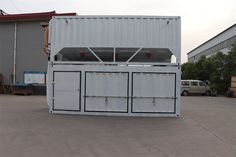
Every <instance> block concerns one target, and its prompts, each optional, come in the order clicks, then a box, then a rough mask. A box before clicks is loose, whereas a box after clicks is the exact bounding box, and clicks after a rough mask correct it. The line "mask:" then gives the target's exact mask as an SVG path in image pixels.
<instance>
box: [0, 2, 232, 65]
mask: <svg viewBox="0 0 236 157" xmlns="http://www.w3.org/2000/svg"><path fill="white" fill-rule="evenodd" d="M0 9H2V10H4V11H5V12H7V13H9V14H17V13H34V12H47V11H53V10H55V11H56V12H57V13H63V12H76V13H77V14H79V15H156V16H181V27H182V28H181V34H182V41H181V59H182V61H181V62H182V63H184V62H186V61H187V53H188V52H189V51H191V50H192V49H194V48H195V47H197V46H199V45H200V44H202V43H203V42H205V41H207V40H208V39H210V38H212V37H214V36H215V35H217V34H218V33H220V32H222V31H223V30H225V29H226V28H228V27H230V26H232V25H233V24H235V23H236V0H0Z"/></svg>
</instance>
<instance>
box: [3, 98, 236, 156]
mask: <svg viewBox="0 0 236 157" xmlns="http://www.w3.org/2000/svg"><path fill="white" fill-rule="evenodd" d="M182 104H183V105H182V115H181V118H132V117H103V116H77V115H50V114H48V109H47V104H46V97H44V96H9V95H0V157H79V156H81V157H94V156H97V157H113V156H114V157H125V156H129V157H236V99H234V98H223V97H198V96H195V97H182Z"/></svg>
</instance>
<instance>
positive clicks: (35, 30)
mask: <svg viewBox="0 0 236 157" xmlns="http://www.w3.org/2000/svg"><path fill="white" fill-rule="evenodd" d="M43 40H44V33H43V30H42V28H41V25H40V22H20V23H18V31H17V58H16V64H17V65H16V81H17V82H23V81H24V80H23V78H24V76H23V74H24V71H38V72H46V71H47V56H46V54H45V53H44V51H43V46H44V45H43Z"/></svg>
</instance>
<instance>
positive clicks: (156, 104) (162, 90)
mask: <svg viewBox="0 0 236 157" xmlns="http://www.w3.org/2000/svg"><path fill="white" fill-rule="evenodd" d="M175 81H176V75H175V74H174V73H173V74H168V73H133V75H132V104H131V105H132V112H133V113H175V107H176V106H175V105H176V83H175Z"/></svg>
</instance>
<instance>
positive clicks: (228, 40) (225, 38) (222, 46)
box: [188, 24, 236, 62]
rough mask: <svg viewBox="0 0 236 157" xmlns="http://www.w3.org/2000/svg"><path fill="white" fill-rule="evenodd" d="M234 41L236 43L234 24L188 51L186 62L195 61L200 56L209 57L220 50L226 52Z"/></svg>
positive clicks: (235, 27) (235, 25)
mask: <svg viewBox="0 0 236 157" xmlns="http://www.w3.org/2000/svg"><path fill="white" fill-rule="evenodd" d="M234 43H236V24H234V25H232V26H231V27H229V28H227V29H226V30H224V31H223V32H221V33H219V34H218V35H216V36H214V37H213V38H211V39H209V40H208V41H206V42H204V43H203V44H201V45H200V46H198V47H196V48H195V49H193V50H192V51H190V52H189V53H188V62H196V61H198V60H199V59H200V58H201V56H206V57H210V56H211V55H213V54H215V53H217V52H220V51H221V52H223V53H225V54H227V52H229V51H230V48H231V46H232V44H234Z"/></svg>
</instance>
